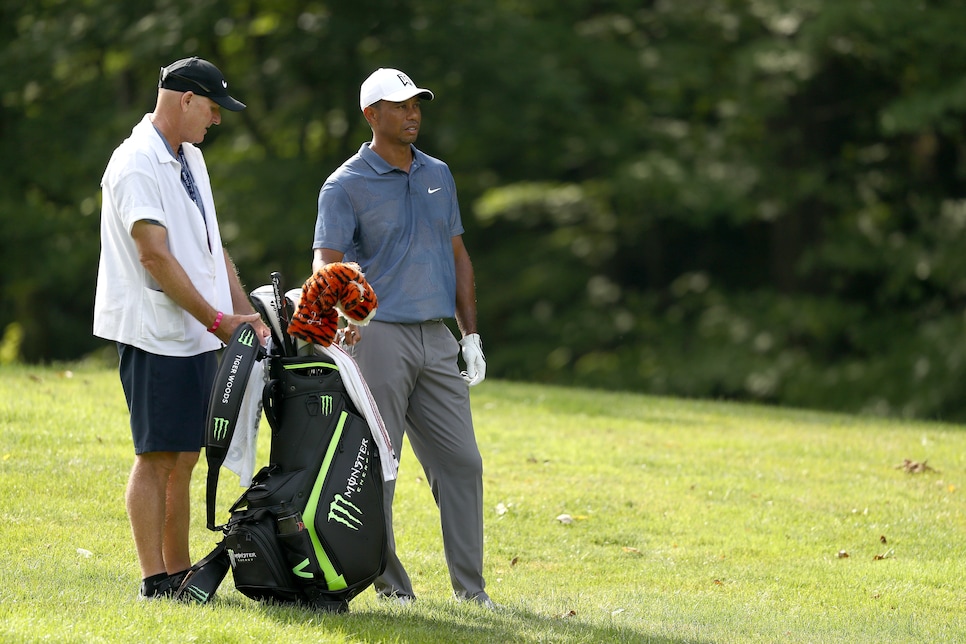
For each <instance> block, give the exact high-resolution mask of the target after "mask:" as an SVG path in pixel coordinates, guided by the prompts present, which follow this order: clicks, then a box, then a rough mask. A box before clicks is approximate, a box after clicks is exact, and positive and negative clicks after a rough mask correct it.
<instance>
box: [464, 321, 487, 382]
mask: <svg viewBox="0 0 966 644" xmlns="http://www.w3.org/2000/svg"><path fill="white" fill-rule="evenodd" d="M460 346H462V347H463V362H465V363H466V371H464V372H462V374H461V375H462V376H463V380H465V381H466V382H467V384H468V385H469V386H470V387H472V386H473V385H478V384H480V383H481V382H483V379H484V378H486V358H485V357H484V356H483V341H482V340H480V334H479V333H471V334H469V335H468V336H466V337H465V338H463V339H462V340H460Z"/></svg>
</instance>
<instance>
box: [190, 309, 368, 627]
mask: <svg viewBox="0 0 966 644" xmlns="http://www.w3.org/2000/svg"><path fill="white" fill-rule="evenodd" d="M256 360H269V382H268V383H267V384H266V385H265V387H264V393H263V398H262V401H263V411H264V413H265V417H266V419H267V420H268V423H269V426H270V427H271V431H272V434H271V453H270V463H269V465H267V466H265V467H263V468H262V469H261V470H259V471H258V472H257V473H256V474H255V476H254V477H253V479H252V483H251V485H250V486H249V487H248V489H247V490H246V491H245V492H244V493H243V494H242V495H241V497H240V498H239V499H238V500H237V501H236V502H235V503H234V504H233V505H232V506H231V508H230V516H229V519H228V522H227V523H226V524H224V525H215V497H216V491H217V487H218V472H219V469H220V467H221V464H222V463H223V462H224V460H225V457H226V455H227V453H228V447H229V445H230V443H231V438H232V434H233V433H234V430H235V423H236V421H237V417H238V411H239V407H240V405H241V402H240V399H241V397H242V394H243V392H244V390H245V385H246V382H245V381H246V380H247V376H248V374H249V373H250V372H251V367H252V366H253V364H254V361H256ZM205 438H206V458H207V461H208V481H207V515H208V528H209V529H210V530H213V531H221V532H222V533H223V535H224V538H223V539H222V541H221V543H219V544H218V546H217V547H216V548H215V549H214V550H213V551H212V552H211V553H210V554H209V555H208V556H207V557H205V558H204V559H202V560H201V561H199V562H198V563H197V564H195V565H194V566H192V568H191V570H190V571H189V574H188V576H187V577H186V578H185V581H184V582H183V583H182V585H181V587H180V588H179V590H178V597H179V598H181V599H184V600H187V601H193V602H197V603H206V602H208V601H209V600H210V599H211V597H212V596H213V594H214V591H215V590H216V589H217V587H218V585H219V584H220V583H221V581H222V580H223V579H224V577H225V575H226V574H227V571H228V568H229V567H230V568H231V570H232V577H233V580H234V583H235V587H236V588H237V589H238V591H239V592H241V593H242V594H244V595H246V596H248V597H250V598H252V599H255V600H260V601H276V602H282V603H299V604H304V605H308V606H311V607H315V608H319V609H322V610H328V611H334V612H341V611H345V610H347V609H348V602H349V600H351V599H352V598H353V597H355V596H356V595H357V594H358V593H359V592H361V591H362V590H364V589H365V588H366V587H368V586H369V585H370V584H371V583H372V582H373V581H374V580H375V579H376V577H378V576H379V575H380V574H381V573H382V571H383V570H384V569H385V565H386V554H387V543H386V517H385V512H384V509H383V491H382V484H383V483H382V476H381V466H380V455H379V450H378V449H376V447H375V445H374V442H373V437H372V434H371V432H370V428H369V425H368V423H367V422H366V420H365V418H364V417H363V416H362V415H360V413H359V412H358V410H357V409H356V408H355V406H354V404H353V402H352V400H351V398H350V396H349V395H348V393H347V390H346V387H345V384H344V382H343V381H342V378H341V377H340V372H339V368H338V366H337V365H335V364H333V363H332V362H330V361H327V360H326V359H325V358H324V357H323V356H317V355H316V356H284V355H278V354H273V355H266V354H265V351H264V349H262V348H261V346H260V345H259V343H258V341H257V338H255V333H254V329H253V328H252V327H251V325H248V324H244V325H242V326H240V327H239V328H238V329H237V330H236V332H235V333H234V335H233V336H232V338H231V340H230V342H229V344H228V346H227V347H226V349H225V352H224V355H223V357H222V361H221V364H220V366H219V371H218V376H217V378H216V381H215V387H214V390H213V392H212V397H211V401H210V404H209V410H208V425H207V432H206V437H205Z"/></svg>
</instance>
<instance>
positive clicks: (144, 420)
mask: <svg viewBox="0 0 966 644" xmlns="http://www.w3.org/2000/svg"><path fill="white" fill-rule="evenodd" d="M117 352H118V355H119V356H120V359H121V361H120V374H121V386H122V387H123V388H124V398H125V399H126V400H127V408H128V411H129V412H130V413H131V436H132V437H133V438H134V453H135V454H144V453H146V452H200V451H201V447H202V445H203V444H204V442H205V418H206V416H207V413H208V399H209V398H210V397H211V388H212V385H213V383H214V380H215V373H216V372H217V370H218V356H217V353H216V352H214V351H210V352H208V353H202V354H200V355H197V356H190V357H171V356H160V355H156V354H153V353H148V352H147V351H144V350H142V349H138V348H137V347H132V346H130V345H127V344H122V343H118V345H117Z"/></svg>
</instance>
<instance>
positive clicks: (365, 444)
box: [345, 438, 369, 499]
mask: <svg viewBox="0 0 966 644" xmlns="http://www.w3.org/2000/svg"><path fill="white" fill-rule="evenodd" d="M368 474H369V439H367V438H363V439H362V444H361V445H359V453H358V454H356V460H355V462H354V463H353V464H352V470H351V471H350V472H349V478H348V480H346V488H345V497H346V498H347V499H351V498H352V495H353V493H355V492H359V491H361V490H362V484H363V483H365V481H366V476H367V475H368Z"/></svg>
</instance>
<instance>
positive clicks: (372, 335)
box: [350, 320, 484, 598]
mask: <svg viewBox="0 0 966 644" xmlns="http://www.w3.org/2000/svg"><path fill="white" fill-rule="evenodd" d="M361 333H362V339H361V341H360V342H359V343H358V344H356V345H355V346H354V347H352V348H351V350H350V351H351V353H352V355H353V357H354V358H355V359H356V362H358V364H359V368H360V369H361V370H362V375H363V376H364V377H365V379H366V383H367V384H368V385H369V389H370V390H371V392H372V395H373V397H374V398H375V400H376V404H377V405H378V406H379V412H380V414H382V418H383V420H384V421H385V424H386V429H387V430H388V431H389V435H390V437H391V438H392V444H393V448H394V449H395V451H396V454H397V455H399V454H400V451H401V447H402V441H403V432H404V431H406V432H408V436H409V443H410V445H411V446H412V449H413V453H414V454H415V455H416V458H417V459H418V460H419V462H420V464H421V465H422V466H423V471H424V472H425V473H426V480H427V481H428V482H429V485H430V488H431V489H432V492H433V497H434V498H435V499H436V505H437V506H438V507H439V516H440V524H441V526H442V534H443V551H444V553H445V556H446V564H447V566H448V568H449V575H450V581H451V582H452V584H453V590H454V592H455V593H456V596H457V597H459V598H470V597H473V596H474V595H476V594H478V593H481V592H482V591H483V588H484V582H483V459H482V457H481V456H480V450H479V447H477V444H476V435H475V434H474V432H473V418H472V414H471V412H470V397H469V387H468V386H467V384H466V382H465V381H464V380H463V379H462V377H461V376H460V373H459V366H458V364H457V361H456V359H457V355H458V353H459V343H458V342H457V341H456V338H455V337H453V334H452V332H451V331H450V330H449V328H448V327H447V326H446V325H445V324H444V323H443V322H442V321H440V320H433V321H429V322H423V323H421V324H392V323H385V322H372V323H370V324H369V325H368V326H366V327H364V328H362V329H361ZM395 489H396V485H395V481H391V482H389V483H387V485H386V486H385V493H386V497H385V506H386V517H387V519H388V537H389V548H390V553H389V558H388V559H389V562H388V565H387V566H386V571H385V572H384V573H383V574H382V576H381V577H380V578H379V579H377V580H376V582H375V588H376V591H377V592H378V593H380V594H384V595H391V594H397V595H409V596H415V593H414V592H413V587H412V582H411V581H410V579H409V575H408V574H407V573H406V570H405V568H404V567H403V565H402V563H401V562H400V561H399V558H398V557H397V556H396V539H395V534H394V530H393V521H392V516H393V515H392V500H393V495H394V493H395Z"/></svg>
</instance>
